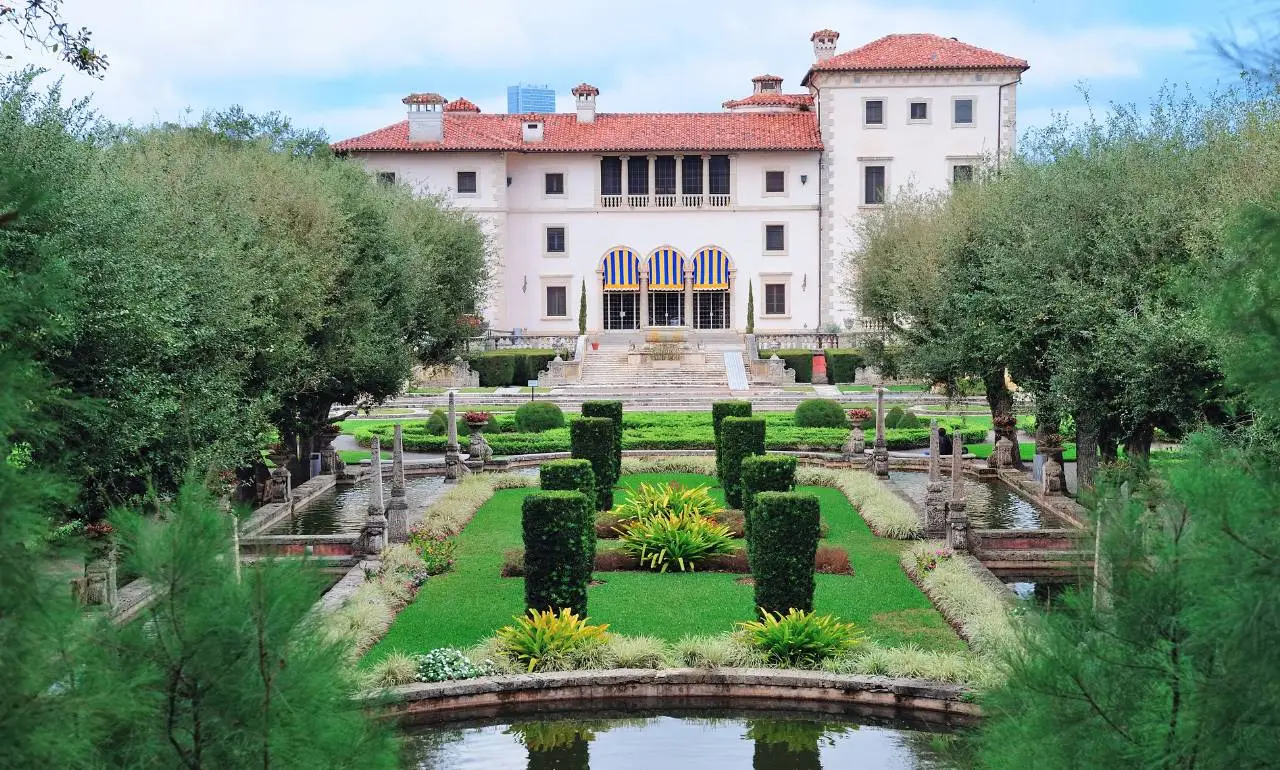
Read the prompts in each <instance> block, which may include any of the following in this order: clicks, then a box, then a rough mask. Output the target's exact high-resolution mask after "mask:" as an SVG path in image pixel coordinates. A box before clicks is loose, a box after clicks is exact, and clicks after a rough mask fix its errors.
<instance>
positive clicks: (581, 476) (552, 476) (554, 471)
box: [538, 458, 596, 500]
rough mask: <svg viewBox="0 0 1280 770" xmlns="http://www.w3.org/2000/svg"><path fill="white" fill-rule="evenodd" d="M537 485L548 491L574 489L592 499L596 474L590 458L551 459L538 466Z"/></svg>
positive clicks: (593, 497)
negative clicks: (592, 468)
mask: <svg viewBox="0 0 1280 770" xmlns="http://www.w3.org/2000/svg"><path fill="white" fill-rule="evenodd" d="M538 486H540V487H542V488H543V489H544V490H546V491H548V492H551V491H564V490H574V491H578V492H581V493H582V494H584V495H586V496H587V497H589V498H591V499H593V500H594V499H595V495H596V474H595V471H593V470H591V461H590V460H575V459H572V458H571V459H568V460H552V461H550V462H545V463H543V464H542V465H541V466H540V467H539V468H538Z"/></svg>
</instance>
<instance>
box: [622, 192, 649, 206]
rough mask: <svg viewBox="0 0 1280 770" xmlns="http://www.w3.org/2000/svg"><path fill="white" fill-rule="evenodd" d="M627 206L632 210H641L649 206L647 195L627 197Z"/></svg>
mask: <svg viewBox="0 0 1280 770" xmlns="http://www.w3.org/2000/svg"><path fill="white" fill-rule="evenodd" d="M627 205H628V206H630V207H631V208H633V209H642V208H645V207H646V206H648V205H649V196H648V195H628V196H627Z"/></svg>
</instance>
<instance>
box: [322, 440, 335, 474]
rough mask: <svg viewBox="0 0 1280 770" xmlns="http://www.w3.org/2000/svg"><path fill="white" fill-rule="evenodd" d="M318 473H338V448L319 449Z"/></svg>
mask: <svg viewBox="0 0 1280 770" xmlns="http://www.w3.org/2000/svg"><path fill="white" fill-rule="evenodd" d="M320 473H322V474H332V475H335V476H336V475H338V450H336V449H334V448H333V447H327V448H325V449H321V450H320Z"/></svg>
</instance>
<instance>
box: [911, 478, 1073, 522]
mask: <svg viewBox="0 0 1280 770" xmlns="http://www.w3.org/2000/svg"><path fill="white" fill-rule="evenodd" d="M942 481H943V484H944V485H945V486H946V488H947V494H948V495H950V489H951V479H950V477H949V476H943V478H942ZM889 483H890V484H893V485H895V486H897V487H898V489H901V490H902V491H903V492H904V493H905V494H906V495H907V497H909V498H911V499H912V501H914V502H915V503H916V504H917V505H920V506H923V505H924V498H925V494H926V493H927V492H928V485H929V474H928V473H922V472H919V471H893V472H891V473H890V474H889ZM964 483H965V486H964V492H965V501H966V502H967V503H968V506H967V508H966V509H967V510H968V512H969V526H970V527H972V528H974V529H1042V528H1056V527H1061V526H1063V523H1062V522H1061V521H1060V520H1059V519H1057V518H1056V517H1054V516H1053V515H1052V514H1050V513H1047V512H1044V511H1041V510H1040V509H1039V508H1036V507H1035V506H1034V505H1032V504H1031V503H1030V502H1028V501H1027V500H1026V498H1024V497H1022V496H1021V495H1019V494H1018V493H1017V492H1014V491H1013V490H1012V489H1010V488H1009V487H1007V486H1005V485H1004V484H1001V483H999V482H993V483H987V482H985V481H978V480H977V479H971V478H965V480H964Z"/></svg>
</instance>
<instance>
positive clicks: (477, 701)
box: [361, 668, 982, 721]
mask: <svg viewBox="0 0 1280 770" xmlns="http://www.w3.org/2000/svg"><path fill="white" fill-rule="evenodd" d="M971 692H972V691H971V690H970V689H969V688H966V687H963V686H961V685H955V684H948V683H943V682H932V681H927V680H921V679H899V678H890V677H881V676H857V675H845V674H831V673H826V672H822V671H802V670H783V669H768V668H715V669H699V668H675V669H609V670H596V671H567V672H555V673H543V674H515V675H508V676H488V677H479V678H476V679H464V680H457V681H447V682H431V683H415V684H408V685H402V686H400V687H394V688H390V689H389V690H387V691H385V692H379V693H368V694H365V695H363V696H361V697H362V698H363V699H365V700H367V701H369V702H372V703H377V704H379V705H381V706H382V708H383V710H384V712H383V713H384V714H385V715H387V716H392V717H398V718H406V719H413V720H414V721H420V720H450V719H459V718H465V717H466V716H468V715H473V714H490V713H493V712H494V711H495V710H496V711H501V712H509V711H519V710H521V709H529V708H532V709H537V710H546V709H553V708H556V707H558V706H559V707H565V706H568V705H570V704H572V705H574V706H581V705H590V704H595V705H597V706H599V705H603V704H604V703H606V702H608V701H617V700H626V701H629V702H636V701H644V702H646V703H647V704H651V705H660V704H661V703H663V702H675V703H681V704H687V703H688V702H689V701H696V700H699V699H705V700H715V701H717V702H720V703H728V704H731V705H734V706H749V705H756V706H757V707H764V706H767V707H769V708H787V707H795V708H805V709H811V710H822V711H830V712H836V711H840V710H844V709H849V710H852V709H855V708H862V707H868V706H872V707H880V708H891V709H895V710H903V711H907V712H912V713H914V714H917V715H922V714H928V715H931V716H933V717H935V718H942V719H956V720H959V721H973V720H975V719H976V718H978V717H980V716H981V715H982V711H981V709H980V708H979V706H978V705H977V704H976V703H973V702H971V701H970V695H971Z"/></svg>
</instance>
